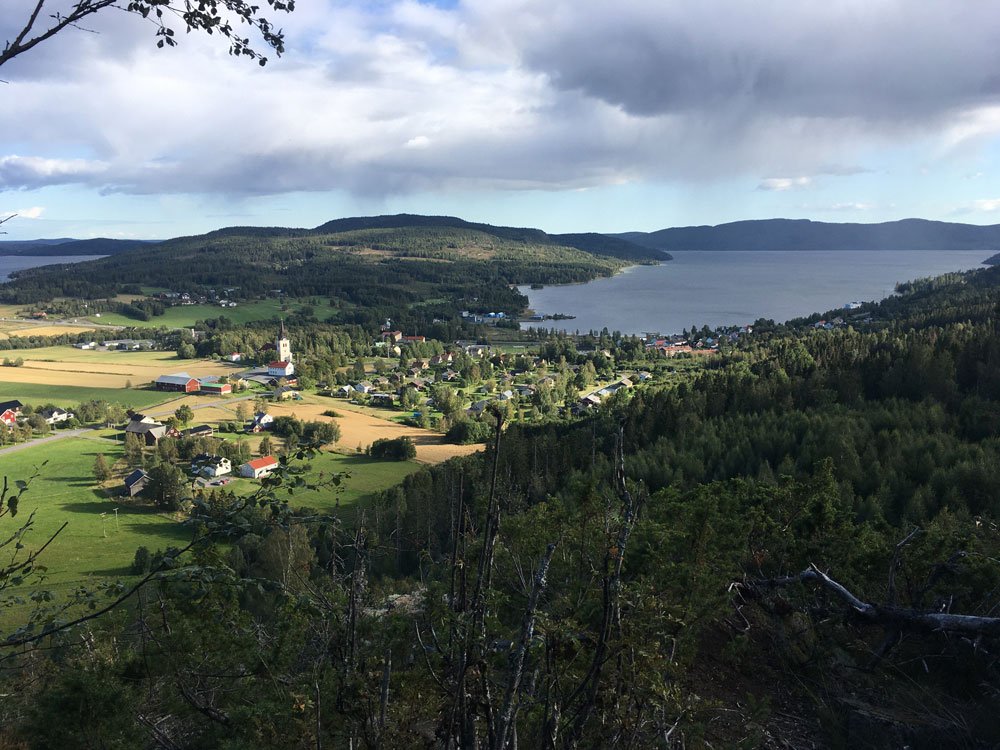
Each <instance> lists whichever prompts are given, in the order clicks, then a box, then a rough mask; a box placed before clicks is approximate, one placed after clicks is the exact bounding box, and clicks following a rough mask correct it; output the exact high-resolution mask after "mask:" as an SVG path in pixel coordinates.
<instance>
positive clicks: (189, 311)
mask: <svg viewBox="0 0 1000 750" xmlns="http://www.w3.org/2000/svg"><path fill="white" fill-rule="evenodd" d="M300 307H301V305H297V304H293V305H283V304H282V303H281V302H280V301H279V300H277V299H268V300H260V301H258V302H240V303H239V304H237V306H236V307H219V306H218V305H179V306H176V307H168V308H167V310H166V312H164V313H163V315H157V316H155V317H153V318H151V319H149V320H145V321H144V320H135V319H134V318H128V317H126V316H124V315H119V314H118V313H101V317H100V318H90V320H92V321H93V322H95V323H103V324H104V325H112V326H136V327H139V328H159V327H160V326H166V327H167V328H190V327H191V326H193V325H194V324H195V323H197V322H198V321H199V320H208V319H210V318H218V317H220V316H225V317H227V318H229V319H230V320H231V321H233V322H234V323H236V324H238V325H241V324H243V323H251V322H253V321H256V320H270V319H272V318H280V317H282V316H285V317H287V316H288V315H290V314H292V313H294V312H296V311H297V310H298V309H299V308H300Z"/></svg>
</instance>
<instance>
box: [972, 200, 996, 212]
mask: <svg viewBox="0 0 1000 750" xmlns="http://www.w3.org/2000/svg"><path fill="white" fill-rule="evenodd" d="M972 206H973V209H974V210H976V211H985V212H988V213H993V212H994V211H1000V198H983V199H981V200H977V201H973V202H972Z"/></svg>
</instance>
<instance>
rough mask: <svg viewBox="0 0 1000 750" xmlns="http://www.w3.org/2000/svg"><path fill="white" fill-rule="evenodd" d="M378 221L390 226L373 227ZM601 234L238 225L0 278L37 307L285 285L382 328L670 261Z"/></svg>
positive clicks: (244, 292) (237, 294)
mask: <svg viewBox="0 0 1000 750" xmlns="http://www.w3.org/2000/svg"><path fill="white" fill-rule="evenodd" d="M413 221H416V222H417V224H418V225H416V226H415V225H413V224H412V222H413ZM443 221H445V223H447V221H449V220H443ZM451 221H454V222H458V223H461V224H463V225H464V224H465V223H464V222H461V221H460V220H451ZM408 222H409V223H408ZM393 223H403V224H406V225H405V226H398V227H397V226H390V225H391V224H393ZM371 224H384V225H385V226H363V225H371ZM595 237H597V238H598V239H599V236H596V235H575V236H573V237H571V238H570V239H569V240H567V242H566V243H561V242H560V241H559V240H558V238H554V237H551V236H549V235H547V234H545V233H544V232H540V231H539V230H517V229H507V228H497V227H486V228H484V229H479V228H474V226H473V225H468V226H446V225H443V224H442V223H441V222H439V221H438V220H437V219H434V218H432V217H377V218H373V219H348V220H341V221H338V222H331V223H329V224H325V225H323V226H322V227H318V228H316V229H285V228H263V227H248V228H239V227H233V228H228V229H222V230H218V231H215V232H211V233H209V234H205V235H199V236H193V237H178V238H175V239H172V240H166V241H164V242H161V243H157V244H155V245H149V246H141V247H137V248H135V249H133V250H131V251H130V252H127V253H120V254H118V255H114V256H111V257H107V258H102V259H100V260H95V261H88V262H84V263H77V264H74V265H73V266H72V268H68V267H65V266H62V267H48V268H44V267H43V268H35V269H29V270H26V271H21V272H17V273H16V274H15V277H14V279H13V281H11V282H10V283H8V284H4V285H2V286H0V299H3V300H4V301H6V302H10V303H15V304H34V303H37V302H44V301H48V300H51V299H53V298H56V297H73V298H89V299H98V298H106V297H111V296H114V295H115V294H119V293H122V292H130V293H135V292H136V291H138V289H139V288H141V287H157V288H162V289H171V290H175V291H184V292H190V293H192V294H208V293H209V292H210V291H211V290H219V289H226V288H229V289H232V290H233V291H231V292H229V295H230V298H232V299H235V300H246V299H255V298H259V297H261V296H263V295H267V294H273V293H274V290H278V289H280V290H282V293H283V294H284V295H285V296H288V297H297V298H303V297H324V298H327V299H330V300H331V301H332V302H334V304H335V307H336V308H338V309H339V310H341V311H342V312H340V313H338V316H339V317H338V321H339V322H345V323H359V324H363V325H368V324H371V323H374V324H375V325H377V324H378V323H380V322H381V321H382V320H384V319H385V318H386V317H390V318H392V319H393V320H395V321H397V323H399V324H400V325H410V326H412V327H415V328H416V327H424V326H426V325H429V324H430V323H431V322H432V321H433V320H435V319H440V320H449V319H455V318H456V317H457V315H458V313H459V312H460V311H463V310H468V311H471V312H494V311H496V312H504V313H505V314H506V315H508V316H517V315H519V314H521V313H522V312H523V311H524V310H525V309H526V306H527V298H526V297H524V296H523V295H521V294H520V293H519V292H518V290H517V288H516V286H517V285H520V284H535V283H539V284H556V283H573V282H583V281H590V280H592V279H594V278H597V277H599V276H609V275H611V274H613V273H615V272H616V271H618V270H620V269H621V268H622V267H624V266H625V265H626V264H627V263H629V262H650V261H651V257H650V256H653V255H656V256H657V257H659V258H663V255H662V254H660V253H658V252H657V251H652V250H649V249H645V250H641V252H640V253H638V254H637V253H635V252H632V251H631V250H629V248H630V247H635V246H630V245H628V243H624V242H622V241H618V240H614V239H611V240H603V239H600V240H599V241H595ZM570 242H572V243H574V244H575V245H576V246H571V245H570V244H569V243H570ZM580 247H586V248H587V249H586V250H583V249H580ZM599 250H606V252H599ZM637 255H641V256H642V257H636V256H637ZM626 256H627V257H626Z"/></svg>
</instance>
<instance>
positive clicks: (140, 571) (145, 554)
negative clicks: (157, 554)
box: [132, 547, 153, 576]
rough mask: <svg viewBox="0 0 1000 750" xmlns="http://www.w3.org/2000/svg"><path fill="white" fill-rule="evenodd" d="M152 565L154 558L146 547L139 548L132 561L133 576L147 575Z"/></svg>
mask: <svg viewBox="0 0 1000 750" xmlns="http://www.w3.org/2000/svg"><path fill="white" fill-rule="evenodd" d="M152 564H153V556H152V555H151V554H150V553H149V550H148V549H146V548H145V547H139V549H137V550H136V551H135V557H134V558H133V559H132V575H136V576H141V575H145V574H146V573H148V572H149V571H150V569H151V566H152Z"/></svg>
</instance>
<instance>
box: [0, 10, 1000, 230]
mask: <svg viewBox="0 0 1000 750" xmlns="http://www.w3.org/2000/svg"><path fill="white" fill-rule="evenodd" d="M47 2H48V3H49V5H48V6H47V10H48V11H49V12H51V13H55V12H58V11H59V9H60V8H65V7H66V6H67V5H68V4H69V3H70V2H71V0H47ZM3 3H4V14H3V17H2V18H0V43H2V42H3V41H4V40H8V39H11V38H13V37H15V36H16V35H17V34H18V32H19V30H20V26H21V25H23V21H24V20H25V19H27V17H28V15H29V14H30V9H31V7H33V6H34V4H35V0H3ZM260 4H261V5H262V6H265V3H260ZM265 7H266V6H265ZM266 15H268V17H269V18H271V20H273V21H274V22H275V25H276V26H279V27H281V28H283V30H284V34H285V46H286V51H285V54H283V55H282V56H280V57H275V56H274V55H273V54H272V55H271V57H270V61H269V62H268V64H267V65H266V66H265V67H263V68H262V67H259V66H258V65H256V64H255V63H254V62H253V61H252V60H248V59H245V58H234V57H231V56H229V55H228V46H227V44H226V43H225V42H224V40H222V39H220V38H219V37H218V36H206V35H204V34H195V33H192V34H184V33H183V25H182V24H181V25H178V24H175V28H176V29H177V38H178V40H179V45H178V46H177V47H175V48H172V49H171V48H168V49H158V48H157V47H156V44H155V42H156V38H155V36H154V32H155V27H154V26H153V25H152V24H151V23H150V22H148V21H144V20H143V19H141V18H139V17H137V16H134V15H132V14H128V13H125V12H123V11H119V10H114V9H111V10H107V11H103V12H102V13H100V14H99V15H96V16H93V17H92V18H90V19H88V21H87V22H86V23H85V24H82V28H79V29H72V28H71V29H66V30H65V31H63V32H61V33H60V34H58V35H57V36H55V37H53V38H51V39H49V40H47V41H45V42H43V43H42V44H40V45H38V46H37V47H35V48H34V49H32V50H30V51H29V52H27V53H25V54H23V55H21V56H20V57H18V58H15V59H14V60H13V61H11V62H8V63H7V64H5V65H3V66H0V79H2V81H3V83H0V218H3V217H5V216H8V215H10V214H12V213H16V214H18V216H17V217H16V218H15V219H13V220H11V221H9V222H7V223H5V224H4V225H3V226H2V229H3V230H6V231H7V235H6V236H5V237H3V239H33V238H39V237H80V238H86V237H121V238H133V237H134V238H147V239H156V238H167V237H173V236H178V235H189V234H197V233H201V232H205V231H209V230H212V229H216V228H219V227H223V226H233V225H263V226H294V227H313V226H317V225H319V224H321V223H323V222H325V221H328V220H330V219H334V218H339V217H345V216H361V215H372V214H385V213H401V212H409V213H423V214H445V215H455V216H460V217H462V218H465V219H468V220H471V221H485V222H489V223H493V224H503V225H515V226H532V227H538V228H541V229H544V230H546V231H549V232H584V231H598V232H620V231H630V230H643V231H653V230H656V229H661V228H664V227H668V226H687V225H696V224H719V223H724V222H728V221H736V220H741V219H762V218H771V217H786V218H808V219H814V220H818V221H838V222H839V221H857V222H877V221H889V220H893V219H900V218H907V217H922V218H928V219H939V220H945V221H960V222H969V223H976V224H994V223H1000V44H997V41H996V35H995V30H996V29H997V28H998V27H1000V6H996V5H995V4H993V3H988V2H983V1H982V0H948V2H939V1H938V0H906V2H903V1H902V0H895V1H891V0H828V1H827V2H823V3H812V2H802V1H801V0H761V1H760V2H755V3H748V2H746V0H685V1H683V2H674V1H672V0H617V1H616V2H610V1H609V0H544V2H543V1H542V0H469V1H468V2H463V1H461V0H458V1H450V0H449V1H447V2H437V3H434V2H418V1H417V0H369V1H367V2H342V1H341V0H298V1H297V3H296V9H295V11H294V12H293V13H291V14H285V13H277V12H273V11H270V12H268V13H266ZM258 46H259V45H258Z"/></svg>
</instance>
